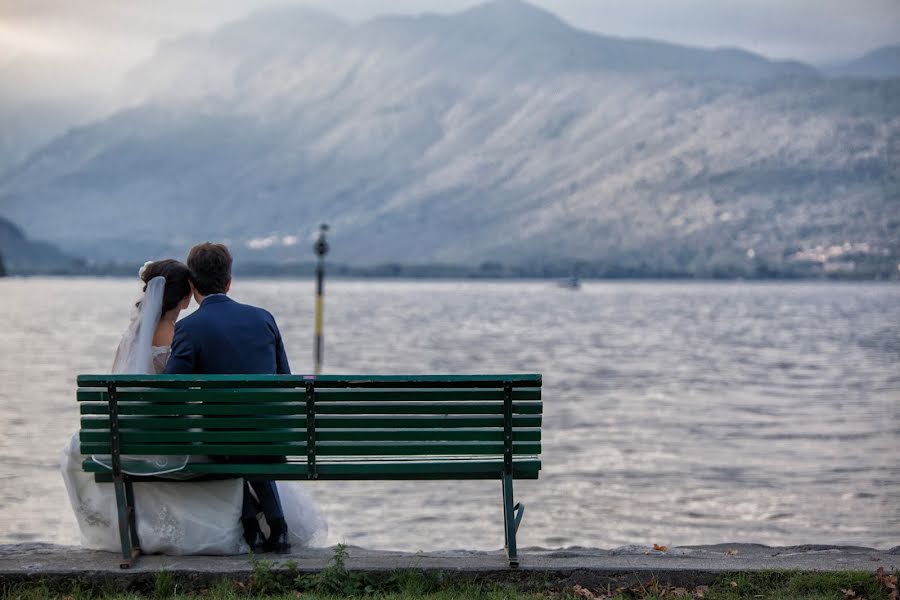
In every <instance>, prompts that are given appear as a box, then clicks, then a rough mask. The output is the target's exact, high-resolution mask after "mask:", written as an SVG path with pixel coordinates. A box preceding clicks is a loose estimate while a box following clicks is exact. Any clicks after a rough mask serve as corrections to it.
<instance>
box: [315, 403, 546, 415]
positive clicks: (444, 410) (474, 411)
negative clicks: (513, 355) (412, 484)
mask: <svg viewBox="0 0 900 600" xmlns="http://www.w3.org/2000/svg"><path fill="white" fill-rule="evenodd" d="M542 408H543V404H542V403H541V402H513V403H512V411H513V413H517V414H520V415H537V414H541V412H542ZM346 414H351V415H357V414H364V415H365V414H373V415H374V414H390V415H402V414H408V415H417V414H440V415H443V414H446V415H451V414H458V415H497V414H499V415H502V414H503V403H502V402H452V403H451V402H442V403H440V404H430V403H426V402H403V403H376V402H368V403H365V404H357V403H352V402H334V403H327V404H317V405H316V415H346Z"/></svg>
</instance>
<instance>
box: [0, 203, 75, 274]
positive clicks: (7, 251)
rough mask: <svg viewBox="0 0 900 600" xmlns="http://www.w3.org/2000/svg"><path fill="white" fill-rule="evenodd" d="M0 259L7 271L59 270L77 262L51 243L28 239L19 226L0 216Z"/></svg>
mask: <svg viewBox="0 0 900 600" xmlns="http://www.w3.org/2000/svg"><path fill="white" fill-rule="evenodd" d="M0 259H2V260H0V265H3V266H5V270H4V271H5V272H9V273H41V272H51V271H60V270H65V269H69V268H72V267H73V266H77V265H78V264H79V262H78V261H76V260H75V259H73V258H72V257H70V256H67V255H66V254H65V253H63V252H62V251H60V250H59V248H56V247H55V246H53V245H52V244H48V243H46V242H39V241H35V240H30V239H28V238H27V237H26V236H25V233H24V232H23V231H22V230H21V229H20V228H19V227H17V226H16V225H15V224H13V223H11V222H9V221H7V220H6V219H4V218H2V217H0ZM4 274H5V273H4Z"/></svg>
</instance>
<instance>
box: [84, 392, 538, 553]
mask: <svg viewBox="0 0 900 600" xmlns="http://www.w3.org/2000/svg"><path fill="white" fill-rule="evenodd" d="M78 401H79V403H80V408H81V410H80V412H81V430H80V442H81V453H82V454H84V455H85V456H88V457H90V456H92V455H110V456H111V469H109V468H107V467H104V466H103V465H100V464H98V463H97V462H95V461H94V460H93V459H90V458H88V459H86V460H85V461H84V464H83V467H84V470H85V471H87V472H90V473H94V474H95V475H94V477H95V478H96V480H97V481H100V482H112V483H113V484H114V488H115V493H116V503H117V506H118V523H119V535H120V538H121V543H122V563H121V566H122V568H127V567H128V566H130V565H131V563H132V561H133V560H134V559H136V558H137V556H138V555H139V554H140V543H139V540H138V536H137V524H136V522H135V512H134V489H133V485H132V484H133V483H134V482H135V481H149V480H153V481H170V480H167V479H162V478H153V477H138V476H133V475H129V474H127V473H123V472H122V466H121V456H123V455H128V456H132V455H156V456H160V455H169V456H178V455H182V456H183V455H192V456H222V455H225V456H230V457H232V458H231V459H230V462H228V463H215V462H189V463H188V464H187V466H186V467H185V468H184V470H183V471H181V473H190V474H192V475H195V476H196V477H197V479H191V480H190V481H196V480H203V479H223V478H236V477H243V478H246V479H254V478H257V479H269V480H286V479H306V480H325V479H339V480H425V479H427V480H452V479H499V480H500V481H501V483H502V490H503V496H502V497H503V527H504V531H505V547H506V553H507V557H508V559H509V565H510V566H511V567H516V566H518V564H519V562H518V556H517V552H516V531H517V529H518V527H519V522H520V521H521V519H522V514H523V512H524V508H523V506H522V505H521V504H516V503H514V501H513V480H514V479H537V478H538V473H539V471H540V468H541V462H540V452H541V415H542V407H543V405H542V403H541V376H540V375H414V376H402V375H319V376H315V377H313V376H303V375H80V376H79V377H78ZM261 456H266V457H270V458H271V457H272V456H284V457H285V458H284V461H283V462H274V463H273V462H269V463H264V464H260V463H259V462H254V457H261ZM240 457H246V462H243V463H242V462H241V459H240ZM256 460H257V461H258V460H259V459H258V458H257V459H256Z"/></svg>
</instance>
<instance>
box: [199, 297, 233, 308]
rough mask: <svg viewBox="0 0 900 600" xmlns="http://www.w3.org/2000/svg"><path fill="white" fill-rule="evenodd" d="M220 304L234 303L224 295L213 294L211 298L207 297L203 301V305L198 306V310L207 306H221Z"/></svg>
mask: <svg viewBox="0 0 900 600" xmlns="http://www.w3.org/2000/svg"><path fill="white" fill-rule="evenodd" d="M222 302H234V300H232V299H231V298H229V297H228V296H226V295H225V294H215V295H213V296H207V297H206V298H204V299H203V303H202V304H201V305H200V308H203V307H204V306H206V305H208V304H221V303H222Z"/></svg>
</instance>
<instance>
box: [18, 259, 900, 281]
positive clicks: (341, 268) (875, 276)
mask: <svg viewBox="0 0 900 600" xmlns="http://www.w3.org/2000/svg"><path fill="white" fill-rule="evenodd" d="M139 267H140V266H139V265H127V266H125V265H117V266H113V267H109V266H103V267H84V268H63V269H8V270H7V273H6V277H7V278H16V277H19V278H22V277H24V278H31V277H58V278H64V277H96V278H108V279H119V278H130V277H136V276H137V272H138V269H139ZM314 268H315V267H314V266H313V265H311V264H310V265H308V266H307V265H301V266H297V265H284V266H281V265H266V266H265V267H264V268H255V265H250V266H245V267H241V266H240V265H239V264H236V265H235V269H234V274H235V276H237V277H241V278H253V279H282V280H305V279H313V278H314V277H315V271H314ZM326 277H328V278H329V279H355V280H360V279H371V280H420V281H442V280H445V281H460V280H464V281H550V282H553V281H562V280H568V279H570V278H571V277H573V275H571V274H570V273H565V272H563V271H561V270H556V269H552V270H549V272H528V271H524V272H522V271H518V270H515V271H511V272H506V271H502V272H497V271H484V270H479V269H471V268H462V267H458V268H445V267H429V266H400V265H397V266H395V265H382V266H376V267H348V266H346V265H326ZM575 277H577V279H579V280H580V281H582V282H591V281H667V282H668V281H671V282H729V281H730V282H740V281H753V282H868V283H876V282H883V283H900V270H898V271H896V272H895V274H893V275H892V276H887V275H886V274H883V273H862V272H856V273H854V272H832V273H824V272H814V271H801V272H785V273H767V274H765V275H762V274H729V273H722V274H702V275H700V274H698V275H695V274H688V273H657V272H652V271H650V272H639V271H635V272H629V273H621V274H605V275H604V274H589V275H578V276H575Z"/></svg>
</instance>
